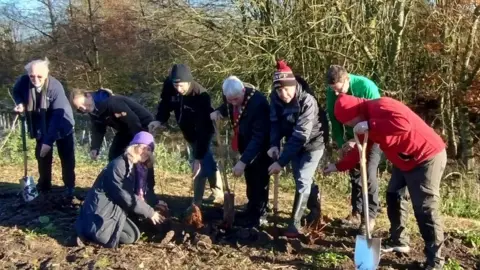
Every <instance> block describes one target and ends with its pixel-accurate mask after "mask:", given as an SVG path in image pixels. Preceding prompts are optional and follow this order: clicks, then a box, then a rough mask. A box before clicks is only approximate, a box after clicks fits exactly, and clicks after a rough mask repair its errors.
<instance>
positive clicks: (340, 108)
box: [334, 94, 367, 124]
mask: <svg viewBox="0 0 480 270" xmlns="http://www.w3.org/2000/svg"><path fill="white" fill-rule="evenodd" d="M366 101H367V100H366V99H363V98H357V97H354V96H352V95H347V94H339V95H338V97H337V101H336V102H335V107H334V114H335V118H336V119H337V120H338V121H339V122H340V123H342V124H345V123H347V122H349V121H351V120H352V119H354V118H355V117H357V116H360V115H361V116H365V115H364V114H365V112H366V110H367V104H366Z"/></svg>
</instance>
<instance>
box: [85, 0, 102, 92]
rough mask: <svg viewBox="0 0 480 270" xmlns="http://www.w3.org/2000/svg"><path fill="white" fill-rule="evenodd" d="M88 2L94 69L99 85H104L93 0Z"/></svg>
mask: <svg viewBox="0 0 480 270" xmlns="http://www.w3.org/2000/svg"><path fill="white" fill-rule="evenodd" d="M87 2H88V19H89V23H90V35H91V38H92V49H93V52H94V55H95V62H94V63H93V71H94V72H95V73H96V74H97V79H98V86H99V87H102V72H101V68H100V57H99V52H98V46H97V35H96V29H95V23H94V14H93V9H92V0H87Z"/></svg>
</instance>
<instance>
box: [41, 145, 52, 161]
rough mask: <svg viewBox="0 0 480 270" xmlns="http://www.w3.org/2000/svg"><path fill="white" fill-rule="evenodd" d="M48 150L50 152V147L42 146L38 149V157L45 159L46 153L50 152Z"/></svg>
mask: <svg viewBox="0 0 480 270" xmlns="http://www.w3.org/2000/svg"><path fill="white" fill-rule="evenodd" d="M50 150H52V147H51V146H50V145H48V144H42V149H40V157H42V158H43V157H45V156H46V155H47V154H48V152H50Z"/></svg>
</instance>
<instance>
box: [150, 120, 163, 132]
mask: <svg viewBox="0 0 480 270" xmlns="http://www.w3.org/2000/svg"><path fill="white" fill-rule="evenodd" d="M158 129H160V130H164V129H166V127H165V126H164V125H162V123H161V122H160V121H152V122H150V124H148V131H149V132H150V133H151V134H155V133H156V131H157V130H158Z"/></svg>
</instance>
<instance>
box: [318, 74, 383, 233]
mask: <svg viewBox="0 0 480 270" xmlns="http://www.w3.org/2000/svg"><path fill="white" fill-rule="evenodd" d="M326 77H327V84H328V88H327V112H328V116H329V117H330V122H331V123H332V137H333V139H334V140H335V142H336V143H337V146H338V148H339V154H340V156H343V155H345V154H346V153H347V152H348V151H350V150H351V149H352V148H354V147H355V139H354V138H353V131H352V128H351V127H348V126H344V125H343V124H341V123H340V122H339V121H338V120H337V118H336V117H335V114H334V110H333V109H334V106H335V101H336V100H337V96H338V94H341V93H344V94H347V95H352V96H354V97H359V98H365V99H377V98H380V92H379V91H378V87H377V85H375V83H374V82H373V81H371V80H370V79H368V78H366V77H363V76H359V75H355V74H349V73H348V72H347V70H346V69H345V68H344V67H342V66H338V65H332V66H331V67H330V68H329V69H328V71H327V76H326ZM367 156H368V161H367V175H368V178H367V183H368V216H369V219H370V222H369V225H370V230H373V228H374V227H375V218H376V217H377V212H378V207H379V203H378V181H377V171H378V164H379V163H380V160H381V157H382V151H381V150H380V147H379V146H378V144H374V145H373V146H372V147H371V149H370V151H369V152H368V153H367ZM349 174H350V183H351V185H352V195H351V205H352V212H351V213H350V214H349V215H348V217H347V218H346V219H345V222H346V223H348V224H352V225H359V228H360V232H361V233H365V220H364V218H363V215H361V213H363V211H360V210H362V209H363V197H362V186H361V177H360V165H359V164H357V166H355V168H352V169H351V170H350V171H349Z"/></svg>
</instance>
